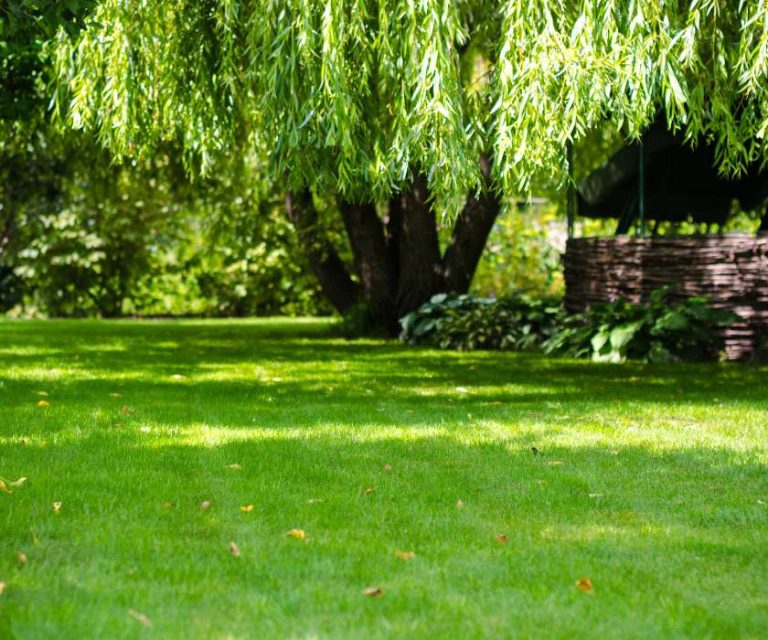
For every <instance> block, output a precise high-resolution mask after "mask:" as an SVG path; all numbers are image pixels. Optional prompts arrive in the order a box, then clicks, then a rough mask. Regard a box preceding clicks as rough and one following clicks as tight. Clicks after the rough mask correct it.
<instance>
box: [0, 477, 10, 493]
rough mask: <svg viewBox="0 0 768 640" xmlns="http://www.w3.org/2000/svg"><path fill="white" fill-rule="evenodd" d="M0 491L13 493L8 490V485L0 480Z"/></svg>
mask: <svg viewBox="0 0 768 640" xmlns="http://www.w3.org/2000/svg"><path fill="white" fill-rule="evenodd" d="M0 491H2V492H3V493H13V491H11V490H10V489H9V488H8V485H7V484H5V481H4V480H0Z"/></svg>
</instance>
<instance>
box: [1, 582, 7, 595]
mask: <svg viewBox="0 0 768 640" xmlns="http://www.w3.org/2000/svg"><path fill="white" fill-rule="evenodd" d="M6 586H7V585H6V584H5V582H0V596H1V595H3V593H5V587H6Z"/></svg>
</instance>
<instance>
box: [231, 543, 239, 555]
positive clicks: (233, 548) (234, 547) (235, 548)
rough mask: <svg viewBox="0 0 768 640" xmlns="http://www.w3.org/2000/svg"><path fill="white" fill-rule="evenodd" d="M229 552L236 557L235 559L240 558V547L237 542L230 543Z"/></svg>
mask: <svg viewBox="0 0 768 640" xmlns="http://www.w3.org/2000/svg"><path fill="white" fill-rule="evenodd" d="M229 552H230V553H231V554H232V555H233V556H235V558H239V557H240V547H238V546H237V543H236V542H234V541H233V542H230V543H229Z"/></svg>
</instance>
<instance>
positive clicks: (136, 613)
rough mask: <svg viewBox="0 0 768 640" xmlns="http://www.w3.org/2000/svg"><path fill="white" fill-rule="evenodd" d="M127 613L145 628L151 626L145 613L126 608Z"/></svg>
mask: <svg viewBox="0 0 768 640" xmlns="http://www.w3.org/2000/svg"><path fill="white" fill-rule="evenodd" d="M128 615H129V616H131V618H133V619H134V620H136V621H137V622H140V623H141V624H142V625H144V626H145V627H146V628H147V629H149V627H151V626H152V621H151V620H150V619H149V618H148V617H147V616H146V615H144V614H143V613H141V611H136V609H128Z"/></svg>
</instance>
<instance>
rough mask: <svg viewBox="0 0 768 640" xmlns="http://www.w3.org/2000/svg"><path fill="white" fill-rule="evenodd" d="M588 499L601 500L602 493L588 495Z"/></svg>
mask: <svg viewBox="0 0 768 640" xmlns="http://www.w3.org/2000/svg"><path fill="white" fill-rule="evenodd" d="M589 497H590V498H602V497H603V494H602V493H590V494H589Z"/></svg>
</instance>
